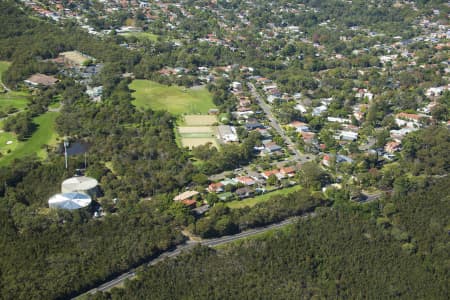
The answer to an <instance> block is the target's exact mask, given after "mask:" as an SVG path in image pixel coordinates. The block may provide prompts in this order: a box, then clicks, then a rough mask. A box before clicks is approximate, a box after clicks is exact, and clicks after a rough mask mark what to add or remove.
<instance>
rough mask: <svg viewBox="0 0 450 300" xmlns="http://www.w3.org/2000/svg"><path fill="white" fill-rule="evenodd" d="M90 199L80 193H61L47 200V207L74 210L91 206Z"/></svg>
mask: <svg viewBox="0 0 450 300" xmlns="http://www.w3.org/2000/svg"><path fill="white" fill-rule="evenodd" d="M91 202H92V199H91V197H90V196H89V195H86V194H82V193H63V194H56V195H54V196H52V197H51V198H50V199H48V206H49V207H50V208H59V209H67V210H74V209H80V208H83V207H86V206H88V205H89V204H91Z"/></svg>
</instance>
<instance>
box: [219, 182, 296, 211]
mask: <svg viewBox="0 0 450 300" xmlns="http://www.w3.org/2000/svg"><path fill="white" fill-rule="evenodd" d="M301 188H302V187H301V186H300V185H296V186H292V187H288V188H285V189H281V190H276V191H274V192H269V193H267V194H263V195H260V196H256V197H254V198H247V199H244V200H240V201H231V202H228V203H226V205H227V206H228V207H229V208H242V207H245V206H248V207H252V206H255V205H256V204H258V203H261V202H265V201H267V200H269V199H270V198H272V197H273V196H281V195H287V194H290V193H293V192H296V191H299V190H301Z"/></svg>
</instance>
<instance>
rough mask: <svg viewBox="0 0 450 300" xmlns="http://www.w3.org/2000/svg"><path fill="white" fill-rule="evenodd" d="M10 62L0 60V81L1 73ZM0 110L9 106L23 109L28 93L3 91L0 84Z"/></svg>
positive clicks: (0, 78)
mask: <svg viewBox="0 0 450 300" xmlns="http://www.w3.org/2000/svg"><path fill="white" fill-rule="evenodd" d="M10 64H11V63H9V62H7V61H0V82H1V81H2V74H3V72H5V71H6V70H7V69H8V68H9V65H10ZM0 92H1V93H0V111H6V110H7V109H8V108H9V107H15V108H17V109H19V110H22V109H24V108H25V107H26V106H27V104H28V97H29V93H27V92H15V91H11V92H7V93H3V87H2V86H1V85H0Z"/></svg>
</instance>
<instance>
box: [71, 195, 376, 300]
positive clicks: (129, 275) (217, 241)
mask: <svg viewBox="0 0 450 300" xmlns="http://www.w3.org/2000/svg"><path fill="white" fill-rule="evenodd" d="M382 195H383V193H377V194H372V195H367V199H366V200H365V201H362V202H361V203H368V202H372V201H375V200H377V199H378V198H380V197H381V196H382ZM314 216H315V213H308V214H305V215H302V216H298V217H292V218H289V219H286V220H284V221H281V222H279V223H274V224H271V225H267V226H263V227H259V228H253V229H249V230H246V231H243V232H241V233H237V234H234V235H228V236H223V237H219V238H214V239H204V240H201V241H192V240H189V241H187V242H186V243H184V244H181V245H178V246H177V247H176V248H175V249H173V250H170V251H166V252H164V253H162V254H161V255H160V256H158V257H157V258H155V259H153V260H152V261H150V262H148V263H146V264H147V265H149V266H153V265H155V264H157V263H159V262H160V261H162V260H164V259H167V258H171V257H175V256H177V255H180V254H181V253H183V252H185V251H188V250H189V249H191V248H193V247H195V246H196V245H199V244H200V245H203V246H208V247H216V246H220V245H223V244H227V243H231V242H234V241H237V240H240V239H244V238H248V237H252V236H254V235H258V234H261V233H264V232H267V231H270V230H274V229H277V228H281V227H283V226H286V225H289V224H293V223H295V221H297V220H299V219H302V218H307V217H314ZM134 277H136V272H135V269H132V270H129V271H128V272H126V273H123V274H121V275H120V276H118V277H116V278H114V279H112V280H110V281H108V282H106V283H103V284H102V285H100V286H98V287H96V288H93V289H91V290H90V291H88V292H86V293H84V294H83V295H85V294H95V293H96V292H103V291H107V290H109V289H112V288H113V287H116V286H119V285H120V284H122V283H123V282H124V281H125V280H126V279H133V278H134ZM79 296H82V295H79ZM79 296H77V297H74V299H76V298H78V297H79Z"/></svg>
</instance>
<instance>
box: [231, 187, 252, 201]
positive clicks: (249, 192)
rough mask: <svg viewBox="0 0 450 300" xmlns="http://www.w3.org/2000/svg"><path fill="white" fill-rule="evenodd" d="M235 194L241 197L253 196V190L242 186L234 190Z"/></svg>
mask: <svg viewBox="0 0 450 300" xmlns="http://www.w3.org/2000/svg"><path fill="white" fill-rule="evenodd" d="M235 193H236V195H237V196H238V197H239V198H241V199H244V198H248V197H251V196H253V194H254V191H253V190H252V189H250V188H249V187H243V188H239V189H237V190H236V191H235Z"/></svg>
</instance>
